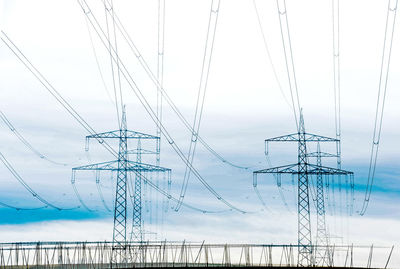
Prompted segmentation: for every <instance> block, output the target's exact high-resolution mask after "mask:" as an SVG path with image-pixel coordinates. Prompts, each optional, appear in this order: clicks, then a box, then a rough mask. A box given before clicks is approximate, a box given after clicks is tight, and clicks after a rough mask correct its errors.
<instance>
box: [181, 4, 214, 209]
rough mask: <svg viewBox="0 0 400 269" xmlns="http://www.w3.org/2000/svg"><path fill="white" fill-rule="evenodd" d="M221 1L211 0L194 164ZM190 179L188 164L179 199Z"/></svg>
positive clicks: (196, 118) (194, 134)
mask: <svg viewBox="0 0 400 269" xmlns="http://www.w3.org/2000/svg"><path fill="white" fill-rule="evenodd" d="M220 3H221V1H220V0H215V1H214V0H212V1H211V7H210V15H209V18H208V28H207V35H206V42H205V47H204V55H203V64H202V67H201V75H200V85H199V89H198V92H197V101H196V110H195V114H194V120H193V126H192V129H193V130H195V131H194V132H192V134H191V138H190V145H189V151H188V155H187V159H188V160H189V163H190V164H193V160H194V155H195V152H196V146H197V140H198V139H197V137H198V135H199V131H200V124H201V118H202V116H203V108H204V101H205V98H206V92H207V84H208V76H209V73H210V66H211V59H212V54H213V50H214V41H215V33H216V30H217V25H218V15H219V10H220ZM189 179H190V169H189V167H188V166H186V167H185V174H184V176H183V182H182V187H181V193H180V195H179V201H183V199H184V198H185V194H186V191H187V186H188V182H189ZM180 206H181V205H180V203H178V204H177V205H176V207H175V211H178V210H179V208H180Z"/></svg>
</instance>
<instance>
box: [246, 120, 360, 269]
mask: <svg viewBox="0 0 400 269" xmlns="http://www.w3.org/2000/svg"><path fill="white" fill-rule="evenodd" d="M265 141H266V142H267V143H268V142H271V141H274V142H297V143H298V162H297V163H296V164H290V165H284V166H279V167H273V168H268V169H262V170H258V171H254V172H253V175H254V176H255V177H257V175H258V174H292V175H297V178H298V193H297V195H298V203H297V209H298V244H299V253H298V255H299V259H298V266H311V265H313V264H314V261H313V248H312V239H311V238H312V237H311V221H310V198H309V197H310V196H309V190H310V187H309V176H311V175H317V177H320V180H319V184H318V186H319V198H320V199H319V200H320V201H319V202H320V204H319V206H320V210H319V213H321V214H322V213H323V214H324V212H325V206H324V204H323V182H322V175H353V172H350V171H345V170H341V169H337V168H331V167H325V166H322V165H321V163H320V162H319V163H317V165H314V164H310V163H309V162H308V158H309V157H318V156H320V157H322V156H324V157H330V156H331V155H332V156H336V155H333V154H329V153H310V154H307V142H318V143H320V142H337V141H338V140H337V139H335V138H330V137H325V136H319V135H314V134H308V133H306V132H305V127H304V118H303V114H302V113H300V121H299V130H298V133H297V134H296V133H295V134H290V135H286V136H279V137H275V138H271V139H266V140H265ZM267 151H268V149H267ZM321 183H322V184H321ZM321 188H322V189H321ZM321 198H322V200H321ZM321 203H322V204H321ZM317 204H318V203H317Z"/></svg>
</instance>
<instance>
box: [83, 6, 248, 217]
mask: <svg viewBox="0 0 400 269" xmlns="http://www.w3.org/2000/svg"><path fill="white" fill-rule="evenodd" d="M78 3H79V4H80V5H81V7H82V10H83V12H84V14H85V15H86V16H89V14H90V15H91V16H92V17H91V18H90V17H88V18H89V21H90V23H91V25H92V27H93V28H94V29H95V31H96V33H97V35H98V36H99V38H100V39H101V40H102V43H103V45H104V46H105V48H106V49H108V46H107V45H106V44H107V40H104V39H107V36H106V35H105V33H104V31H103V30H102V29H101V27H100V25H99V24H98V21H97V20H96V18H95V17H94V14H93V13H92V12H91V11H90V8H89V6H88V5H87V3H86V1H85V0H82V1H78ZM116 18H117V17H116ZM112 52H113V59H114V61H115V60H116V58H119V56H118V54H116V53H115V50H114V49H113V50H112ZM119 63H120V68H121V73H122V75H123V76H124V78H125V80H126V82H127V84H128V86H129V87H130V88H131V90H132V91H133V92H134V94H135V95H136V97H137V98H138V99H139V101H140V102H141V104H142V105H143V107H144V109H145V110H146V112H147V113H148V114H149V116H150V117H151V119H152V120H153V121H154V122H155V123H156V124H160V127H161V130H162V134H163V135H164V136H165V137H166V139H167V141H168V143H169V144H170V145H171V147H172V148H173V149H174V151H175V152H176V153H177V154H178V156H179V158H180V159H181V160H182V161H183V163H184V164H185V165H189V168H190V169H191V170H192V173H193V174H194V175H195V176H196V178H197V179H198V180H199V181H200V182H201V183H202V184H203V186H204V187H206V189H207V190H208V191H209V192H210V193H211V194H212V195H213V196H215V197H216V198H217V199H218V200H220V201H221V202H222V203H224V204H225V205H226V206H228V207H229V208H231V209H234V210H236V211H239V212H241V213H246V211H244V210H241V209H239V208H238V207H236V206H234V205H232V204H231V203H229V202H228V201H227V200H225V199H224V198H223V197H222V196H220V195H219V194H218V193H217V192H216V191H215V190H214V189H213V188H212V187H211V186H210V185H209V184H208V183H207V181H205V180H204V178H203V177H202V176H201V175H200V173H199V172H198V171H197V170H196V169H195V167H194V166H193V165H191V164H190V163H189V161H188V160H187V158H186V157H185V155H184V154H183V152H182V151H181V149H180V148H179V147H178V146H177V144H176V143H175V141H174V140H173V139H172V137H171V136H170V134H169V133H168V131H167V129H166V128H165V126H164V125H163V124H162V123H160V121H159V119H158V118H157V116H156V114H155V112H154V110H153V109H152V107H151V106H150V104H149V103H148V101H147V100H146V98H145V97H144V95H143V93H142V92H141V91H140V89H139V87H138V86H137V84H136V82H135V81H134V80H133V78H132V76H131V74H130V73H129V72H128V70H127V68H126V66H125V65H124V63H123V61H122V60H121V59H120V58H119ZM164 97H165V96H164Z"/></svg>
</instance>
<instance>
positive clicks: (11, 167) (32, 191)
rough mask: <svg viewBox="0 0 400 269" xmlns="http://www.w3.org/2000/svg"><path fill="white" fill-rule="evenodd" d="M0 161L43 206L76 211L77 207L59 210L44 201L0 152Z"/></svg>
mask: <svg viewBox="0 0 400 269" xmlns="http://www.w3.org/2000/svg"><path fill="white" fill-rule="evenodd" d="M0 161H1V162H2V163H3V164H4V165H5V167H6V168H7V170H8V171H10V173H11V174H12V175H13V176H14V178H15V179H16V180H17V181H18V182H19V183H20V184H21V185H22V186H23V187H24V188H25V189H26V190H27V191H28V192H29V193H30V194H32V196H33V197H35V198H36V199H37V200H39V201H40V202H42V203H43V204H45V205H47V206H49V207H52V208H54V209H57V210H71V209H76V208H78V207H74V208H61V207H58V206H56V205H54V204H52V203H50V202H48V201H47V200H46V199H44V198H43V197H42V196H40V195H39V194H38V193H37V192H35V191H34V190H33V189H32V188H31V187H30V186H29V185H28V184H27V183H26V182H25V180H23V178H22V177H21V176H20V175H19V174H18V173H17V171H15V169H14V167H13V166H12V165H11V164H10V163H9V162H8V160H7V159H6V157H5V156H4V155H3V153H1V152H0Z"/></svg>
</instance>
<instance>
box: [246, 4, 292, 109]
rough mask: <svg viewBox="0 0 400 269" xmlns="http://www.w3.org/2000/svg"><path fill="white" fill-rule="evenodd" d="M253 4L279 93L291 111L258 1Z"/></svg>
mask: <svg viewBox="0 0 400 269" xmlns="http://www.w3.org/2000/svg"><path fill="white" fill-rule="evenodd" d="M252 2H253V7H254V11H255V12H256V16H257V22H258V27H259V28H260V33H261V36H262V39H263V45H264V49H265V52H266V54H267V58H268V62H269V64H270V65H271V69H272V73H273V74H274V78H275V81H276V84H277V85H278V88H279V91H280V92H281V94H282V97H283V99H284V100H285V102H286V104H287V105H288V106H289V107H290V109H292V106H291V105H290V103H289V100H288V99H287V97H286V94H285V92H284V91H283V88H282V84H281V82H280V80H279V77H278V73H277V71H276V67H275V64H274V62H273V61H272V57H271V53H270V51H269V47H268V42H267V38H266V37H265V32H264V28H263V25H262V22H261V16H260V12H259V11H258V7H257V3H256V0H252Z"/></svg>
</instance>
